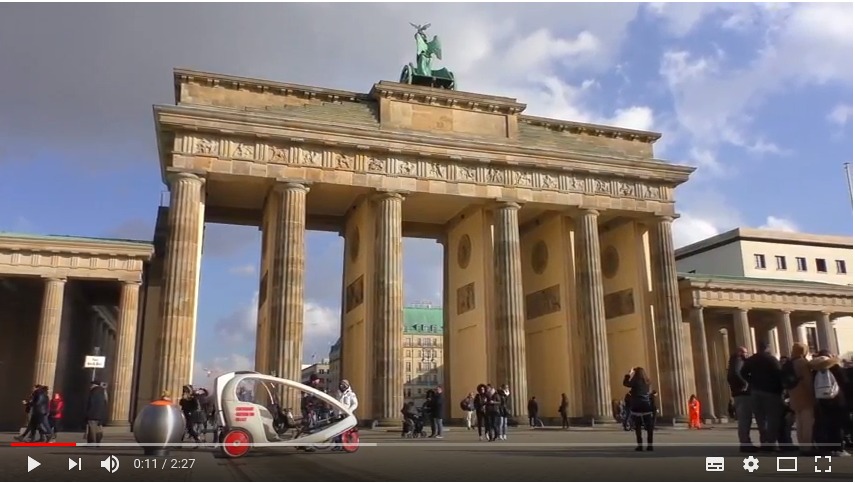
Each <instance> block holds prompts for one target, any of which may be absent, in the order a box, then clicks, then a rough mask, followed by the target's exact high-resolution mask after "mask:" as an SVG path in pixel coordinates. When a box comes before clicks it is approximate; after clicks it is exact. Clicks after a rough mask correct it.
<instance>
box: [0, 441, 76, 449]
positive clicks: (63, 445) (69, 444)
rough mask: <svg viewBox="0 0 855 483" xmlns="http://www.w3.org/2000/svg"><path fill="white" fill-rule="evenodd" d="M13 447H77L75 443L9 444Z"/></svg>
mask: <svg viewBox="0 0 855 483" xmlns="http://www.w3.org/2000/svg"><path fill="white" fill-rule="evenodd" d="M10 444H11V445H12V446H13V447H26V448H33V447H35V448H45V447H48V448H50V447H57V446H59V447H73V446H77V443H60V442H56V443H23V442H21V443H10Z"/></svg>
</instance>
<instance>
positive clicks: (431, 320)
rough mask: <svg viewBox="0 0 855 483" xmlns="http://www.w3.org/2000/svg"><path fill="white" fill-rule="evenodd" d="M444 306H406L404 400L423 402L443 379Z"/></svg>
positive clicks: (418, 403)
mask: <svg viewBox="0 0 855 483" xmlns="http://www.w3.org/2000/svg"><path fill="white" fill-rule="evenodd" d="M442 320H443V319H442V308H441V307H434V306H431V305H429V304H422V305H411V306H409V307H405V308H404V400H405V401H413V402H415V403H416V404H417V405H420V404H422V403H423V402H424V400H425V394H427V391H428V390H430V389H434V388H436V386H441V385H442V383H443V380H442V352H443V350H442V328H443V326H442Z"/></svg>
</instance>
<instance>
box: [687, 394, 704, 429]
mask: <svg viewBox="0 0 855 483" xmlns="http://www.w3.org/2000/svg"><path fill="white" fill-rule="evenodd" d="M688 406H689V429H701V402H700V401H698V397H697V396H695V395H694V394H692V395H691V396H689V404H688Z"/></svg>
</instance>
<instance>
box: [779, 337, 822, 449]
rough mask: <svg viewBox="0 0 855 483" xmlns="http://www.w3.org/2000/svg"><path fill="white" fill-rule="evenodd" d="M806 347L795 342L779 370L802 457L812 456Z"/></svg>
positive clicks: (811, 406)
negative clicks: (793, 418)
mask: <svg viewBox="0 0 855 483" xmlns="http://www.w3.org/2000/svg"><path fill="white" fill-rule="evenodd" d="M807 354H808V346H807V344H805V343H804V342H796V343H795V344H793V349H792V351H791V352H790V358H789V359H788V360H787V362H786V363H784V366H783V368H782V369H781V375H782V376H781V377H782V380H783V381H782V382H783V386H784V389H786V391H787V393H788V394H789V397H790V409H792V411H793V413H794V415H795V424H796V441H797V442H798V444H799V452H800V453H801V455H802V456H810V455H812V454H813V424H814V406H815V405H816V399H815V398H814V396H813V376H812V375H811V370H810V363H809V362H808V360H807Z"/></svg>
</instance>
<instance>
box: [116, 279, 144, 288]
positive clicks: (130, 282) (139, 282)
mask: <svg viewBox="0 0 855 483" xmlns="http://www.w3.org/2000/svg"><path fill="white" fill-rule="evenodd" d="M119 283H121V284H122V285H136V286H137V287H139V286H140V285H142V280H119Z"/></svg>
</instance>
